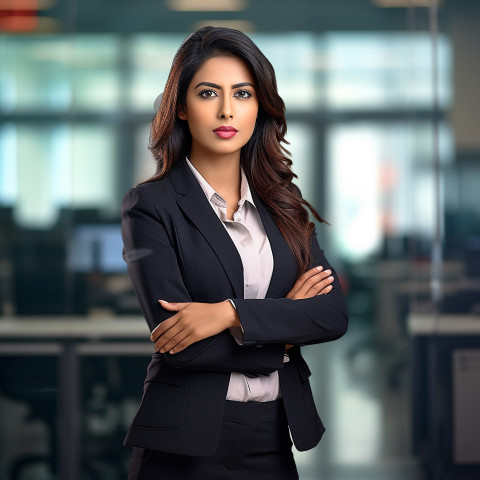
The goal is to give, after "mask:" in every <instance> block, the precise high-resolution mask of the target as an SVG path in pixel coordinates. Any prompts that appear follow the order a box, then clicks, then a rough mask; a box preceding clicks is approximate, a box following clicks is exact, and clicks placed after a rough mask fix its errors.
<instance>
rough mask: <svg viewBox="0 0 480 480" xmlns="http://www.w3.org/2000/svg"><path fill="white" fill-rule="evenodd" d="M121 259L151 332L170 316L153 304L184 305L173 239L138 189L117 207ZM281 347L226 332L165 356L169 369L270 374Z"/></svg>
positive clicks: (280, 358) (184, 293) (280, 364)
mask: <svg viewBox="0 0 480 480" xmlns="http://www.w3.org/2000/svg"><path fill="white" fill-rule="evenodd" d="M122 238H123V243H124V249H123V258H124V260H125V261H126V263H127V266H128V273H129V276H130V279H131V282H132V285H133V288H134V291H135V294H136V296H137V298H138V300H139V303H140V306H141V308H142V311H143V314H144V316H145V319H146V321H147V324H148V326H149V328H150V331H151V330H153V329H154V328H155V327H156V326H157V325H158V324H159V323H161V322H162V321H163V320H166V319H167V318H169V317H170V316H172V315H173V313H172V312H169V311H167V310H165V309H163V308H162V307H161V306H160V304H159V303H158V300H159V299H163V298H174V299H176V301H178V302H190V301H192V300H191V297H190V294H189V293H188V290H187V288H186V286H185V282H184V279H183V278H182V275H181V271H180V268H179V262H180V261H181V259H179V258H178V255H179V254H178V253H177V250H178V249H177V250H176V249H175V248H174V239H173V238H170V237H169V235H168V229H167V228H166V226H165V224H164V222H163V221H162V220H161V218H160V215H159V214H158V212H157V210H156V209H155V207H154V205H153V202H152V200H151V198H150V197H149V195H148V192H145V191H144V190H143V189H142V187H137V188H133V189H131V190H130V191H129V192H127V194H126V195H125V197H124V199H123V202H122ZM284 350H285V346H284V345H279V344H277V345H274V344H270V345H264V346H261V347H260V345H259V344H255V345H252V346H250V347H242V346H239V345H238V344H237V343H236V342H235V340H234V339H233V337H232V336H231V334H230V333H229V331H228V330H226V331H224V332H221V333H220V334H218V335H215V336H213V337H210V338H207V339H204V340H201V341H199V342H196V343H194V344H193V345H190V346H189V347H188V348H186V349H185V350H183V351H182V352H179V353H176V354H169V353H166V354H165V358H166V360H167V361H168V362H169V363H170V364H171V365H172V366H175V367H179V368H187V369H192V370H207V371H208V370H210V371H217V372H251V373H266V374H268V373H271V372H273V371H275V370H278V369H280V368H282V367H283V354H284Z"/></svg>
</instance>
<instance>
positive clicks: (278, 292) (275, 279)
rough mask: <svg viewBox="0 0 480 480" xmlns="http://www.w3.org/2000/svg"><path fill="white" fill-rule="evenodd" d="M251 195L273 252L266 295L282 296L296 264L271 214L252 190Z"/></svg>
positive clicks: (291, 284)
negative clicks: (270, 275) (271, 270)
mask: <svg viewBox="0 0 480 480" xmlns="http://www.w3.org/2000/svg"><path fill="white" fill-rule="evenodd" d="M252 197H253V200H254V202H255V206H256V207H257V210H258V213H259V214H260V218H261V219H262V223H263V226H264V228H265V232H266V233H267V236H268V240H269V242H270V246H271V248H272V254H273V272H272V278H271V280H270V285H269V287H268V291H267V294H266V297H267V298H279V297H283V296H285V295H286V294H287V293H288V292H289V291H290V289H291V288H292V287H293V284H294V283H295V280H296V279H297V272H298V265H297V262H296V260H295V257H294V256H293V254H292V251H291V250H290V247H289V246H288V244H287V242H286V241H285V238H284V237H283V235H282V233H281V232H280V230H279V228H278V227H277V224H276V223H275V221H274V220H273V217H272V215H271V214H270V212H269V211H268V210H267V208H266V207H265V206H264V205H263V203H262V202H261V201H260V198H259V197H258V196H257V195H256V194H255V192H253V190H252Z"/></svg>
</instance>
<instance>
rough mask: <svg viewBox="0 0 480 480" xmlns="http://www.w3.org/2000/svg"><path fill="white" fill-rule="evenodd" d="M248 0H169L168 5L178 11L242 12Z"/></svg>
mask: <svg viewBox="0 0 480 480" xmlns="http://www.w3.org/2000/svg"><path fill="white" fill-rule="evenodd" d="M247 4H248V2H247V0H167V1H166V5H167V8H169V9H170V10H175V11H176V12H240V11H241V10H245V8H247Z"/></svg>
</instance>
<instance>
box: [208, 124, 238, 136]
mask: <svg viewBox="0 0 480 480" xmlns="http://www.w3.org/2000/svg"><path fill="white" fill-rule="evenodd" d="M213 133H215V135H218V136H219V137H220V138H232V137H234V136H235V135H236V134H237V133H238V130H237V129H236V128H233V127H229V126H225V127H218V128H216V129H215V130H214V131H213Z"/></svg>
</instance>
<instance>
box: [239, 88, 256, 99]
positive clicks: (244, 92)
mask: <svg viewBox="0 0 480 480" xmlns="http://www.w3.org/2000/svg"><path fill="white" fill-rule="evenodd" d="M251 96H252V93H251V92H249V91H248V90H238V91H237V92H235V97H237V98H241V99H244V98H250V97H251Z"/></svg>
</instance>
